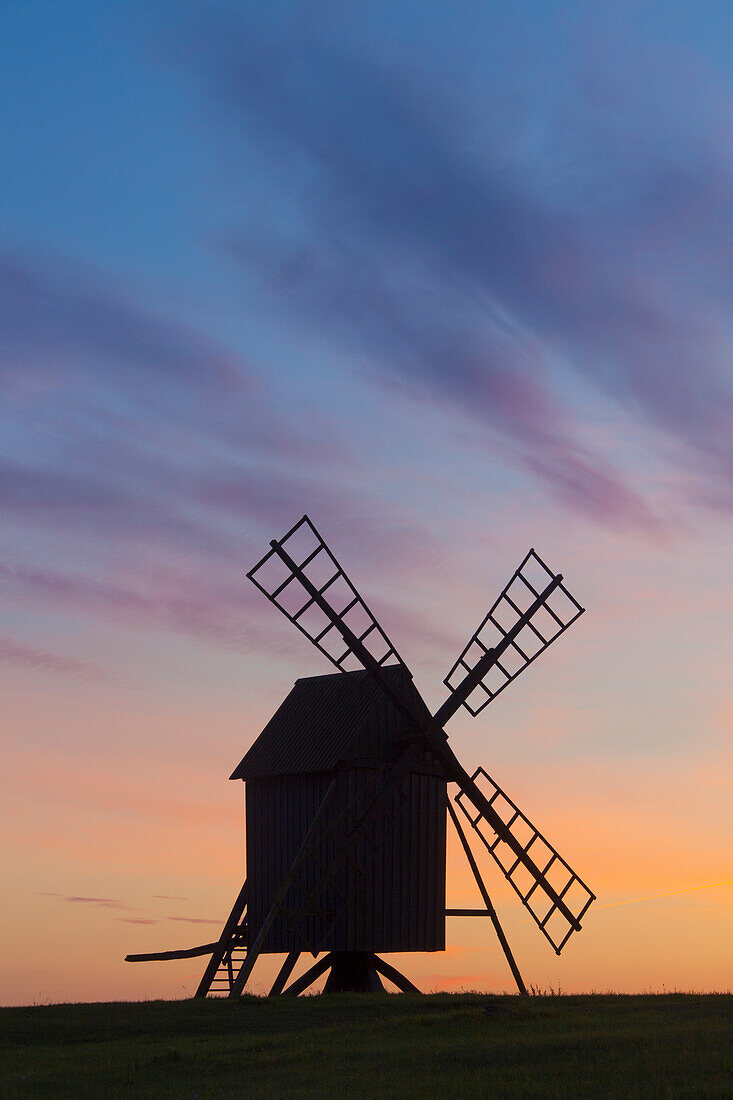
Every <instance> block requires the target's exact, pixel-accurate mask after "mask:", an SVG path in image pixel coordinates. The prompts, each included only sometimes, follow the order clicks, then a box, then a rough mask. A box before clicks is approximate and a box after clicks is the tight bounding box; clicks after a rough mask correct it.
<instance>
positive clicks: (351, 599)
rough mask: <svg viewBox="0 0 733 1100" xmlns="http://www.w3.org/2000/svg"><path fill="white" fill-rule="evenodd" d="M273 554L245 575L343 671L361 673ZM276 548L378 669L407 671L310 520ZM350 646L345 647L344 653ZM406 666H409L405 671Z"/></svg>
mask: <svg viewBox="0 0 733 1100" xmlns="http://www.w3.org/2000/svg"><path fill="white" fill-rule="evenodd" d="M271 545H272V546H273V549H272V550H270V551H268V553H267V554H265V556H264V557H263V558H262V559H261V560H260V561H258V562H257V564H256V565H255V566H253V568H252V569H250V571H249V572H248V573H247V576H248V577H249V579H250V580H251V581H252V583H253V584H254V585H256V587H257V588H259V590H260V592H262V593H263V594H264V595H265V596H267V598H268V600H270V602H271V603H274V604H275V606H276V607H277V608H279V610H280V611H282V613H283V615H285V617H286V619H289V620H290V622H291V623H293V624H294V625H295V626H297V628H298V630H300V631H301V633H303V634H305V636H306V638H308V639H309V641H311V642H312V643H313V645H314V646H315V647H316V649H319V650H320V651H321V653H322V654H323V655H324V657H327V658H328V660H329V661H330V662H331V664H333V665H335V666H336V668H337V669H339V671H340V672H352V671H355V670H356V669H360V668H363V667H364V666H363V664H362V662H361V661H360V660H359V658H358V657H357V656H356V654H354V653H353V652H352V650H351V647H350V646H348V645H346V643H345V641H344V639H343V638H342V637H341V635H340V634H339V631H338V629H337V627H336V625H335V624H334V623H332V622H330V621H329V619H328V618H327V616H326V615H325V614H324V613H323V611H322V610H321V609H320V608H319V607H318V605H317V603H316V600H315V598H314V597H313V595H312V594H311V593H310V592H309V591H308V589H307V588H306V587H305V586H304V585H303V583H302V582H301V580H300V579H299V578H298V577H297V575H296V574H295V573H294V572H293V571H292V569H291V568H290V567H289V566H288V565H287V564H286V563H285V562H284V561H283V560H282V558H281V557H280V556H279V554H278V552H277V550H276V549H275V548H274V544H271ZM277 545H278V546H279V547H280V548H281V549H282V550H284V551H285V552H286V554H287V555H288V557H290V558H291V559H292V561H293V562H294V563H295V565H296V566H297V567H298V568H299V569H300V570H302V572H303V573H304V575H305V577H306V578H307V580H308V581H309V582H310V583H311V584H312V585H313V587H314V588H315V590H316V591H317V592H318V595H319V596H320V597H321V599H323V600H324V601H325V602H326V603H327V604H328V606H329V607H330V608H331V610H332V611H333V612H334V614H335V615H336V616H337V617H338V619H339V620H340V622H341V623H343V624H345V625H346V627H347V628H348V629H349V630H350V631H351V632H352V634H354V636H355V637H356V638H357V639H358V640H359V641H360V642H361V643H362V645H363V646H364V647H365V648H366V649H367V651H368V652H369V653H370V655H371V656H372V657H373V658H374V660H375V661H376V662H377V664H379V665H385V664H388V663H390V662H398V663H399V664H401V665H403V666H405V662H404V661H403V660H402V658H401V657H400V655H399V653H398V652H397V650H396V649H395V647H394V645H393V644H392V642H391V641H390V640H389V638H388V637H387V635H386V634H385V633H384V631H383V630H382V628H381V626H380V625H379V623H378V622H377V620H376V619H375V617H374V615H373V614H372V612H371V611H370V610H369V608H368V607H367V605H366V603H365V602H364V600H363V599H362V598H361V596H360V595H359V593H358V592H357V590H356V588H355V587H354V585H353V584H352V583H351V581H350V580H349V578H348V576H347V575H346V573H345V571H344V570H343V569H342V568H341V566H340V565H339V563H338V562H337V561H336V558H335V557H334V556H333V554H332V553H331V551H330V550H329V549H328V547H327V546H326V543H325V542H324V540H323V539H322V538H321V536H320V534H319V533H318V531H317V530H316V529H315V527H314V526H313V524H312V523H311V521H310V519H309V518H308V516H303V518H302V519H300V520H298V522H297V523H296V524H295V526H294V527H292V528H291V529H290V530H289V531H288V533H287V534H286V535H285V536H284V537H283V538H282V539H278V540H277ZM344 646H346V648H344ZM405 667H406V666H405Z"/></svg>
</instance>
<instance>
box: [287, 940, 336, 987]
mask: <svg viewBox="0 0 733 1100" xmlns="http://www.w3.org/2000/svg"><path fill="white" fill-rule="evenodd" d="M332 963H333V955H332V954H331V952H330V951H329V953H328V955H324V956H323V958H322V959H319V961H318V962H317V963H316V964H315V966H312V967H311V968H310V970H306V972H305V974H304V975H303V977H302V978H298V980H297V981H296V982H293V984H292V985H289V986H288V988H287V989H286V990H285V992H284V993H283V997H297V996H298V994H299V993H303V992H305V990H306V989H307V988H308V986H309V985H312V984H313V982H314V981H315V980H316V978H320V976H321V974H324V973H325V972H326V970H328V968H329V967H330V966H331V964H332Z"/></svg>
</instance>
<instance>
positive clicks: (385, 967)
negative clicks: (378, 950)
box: [374, 955, 420, 993]
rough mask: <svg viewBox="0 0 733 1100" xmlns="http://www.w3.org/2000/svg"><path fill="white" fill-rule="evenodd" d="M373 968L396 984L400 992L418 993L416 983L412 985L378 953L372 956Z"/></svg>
mask: <svg viewBox="0 0 733 1100" xmlns="http://www.w3.org/2000/svg"><path fill="white" fill-rule="evenodd" d="M374 969H375V970H376V971H377V972H378V973H379V974H381V975H382V977H384V978H387V979H388V981H390V982H392V984H393V985H396V986H397V988H398V989H399V990H400V991H401V992H402V993H419V992H420V990H419V989H418V988H417V986H416V985H413V984H412V982H411V981H410V980H409V978H406V977H405V975H404V974H400V972H399V970H397V969H396V968H395V967H394V966H390V965H389V963H386V962H385V961H384V959H380V957H379V955H375V956H374Z"/></svg>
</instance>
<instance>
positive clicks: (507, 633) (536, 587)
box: [436, 550, 585, 725]
mask: <svg viewBox="0 0 733 1100" xmlns="http://www.w3.org/2000/svg"><path fill="white" fill-rule="evenodd" d="M562 582H563V577H562V574H561V573H553V572H552V570H551V569H549V568H548V566H547V565H545V563H544V562H543V561H542V558H540V556H539V554H537V552H536V551H535V550H530V551H529V553H528V554H527V556H526V557H525V559H524V561H523V562H522V564H521V565H520V566H519V568H518V569H517V570H516V572H515V573H514V575H513V576H512V577H511V579H510V580H509V582H508V584H506V585H505V587H504V589H503V590H502V592H501V594H500V595H499V597H498V599H497V600H496V601H495V602H494V604H493V605H492V607H491V608H490V610H489V612H488V614H487V615H486V616H485V618H484V619H483V620H482V622H481V623H480V625H479V626H478V628H477V629H476V630H475V631H474V633H473V634H472V635H471V638H470V639H469V641H468V644H467V645H466V647H465V649H464V650H463V652H462V653H461V655H460V657H459V658H458V660H457V661H456V663H455V664H454V665H453V668H452V669H451V670H450V672H449V673H448V675H447V676H446V678H445V680H444V681H443V683H444V684H445V686H446V687H447V688H448V690H449V691H450V693H451V695H450V696H449V698H448V699H447V700H446V702H445V703H444V704H443V707H441V709H440V710H439V711H438V714H437V715H436V718H439V719H440V722H441V724H443V725H444V724H445V722H446V721H447V719H448V718H449V717H450V716H451V714H453V713H455V711H456V710H458V708H459V707H460V706H461V704H462V705H463V706H465V708H466V710H467V711H468V712H469V713H470V714H472V715H473V716H474V717H475V716H476V715H477V714H480V712H481V711H482V710H483V709H484V707H486V706H488V704H489V703H490V702H491V701H492V699H495V698H496V696H497V695H499V694H500V693H501V692H502V691H503V690H504V688H505V687H508V685H509V684H510V683H511V682H512V680H516V678H517V676H519V674H520V672H523V671H524V669H525V668H527V666H528V665H531V664H532V662H533V661H536V660H537V658H538V657H539V655H540V654H541V653H544V651H545V650H546V649H547V648H548V647H549V646H550V645H552V643H553V642H554V641H555V639H556V638H559V637H560V635H561V634H564V632H565V631H566V630H567V629H568V627H569V626H571V625H572V624H573V623H574V622H575V620H576V619H577V618H579V617H580V616H581V615H582V614H583V611H584V610H585V609H584V608H583V607H581V606H580V604H579V603H578V601H577V600H576V599H575V597H574V596H572V595H571V594H570V592H569V591H568V589H567V588H566V587H565V585H564V584H563V583H562Z"/></svg>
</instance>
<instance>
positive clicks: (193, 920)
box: [168, 917, 221, 924]
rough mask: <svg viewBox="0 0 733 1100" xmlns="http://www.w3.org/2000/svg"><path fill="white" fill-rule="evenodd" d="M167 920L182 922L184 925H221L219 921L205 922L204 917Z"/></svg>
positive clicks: (169, 918) (170, 918) (171, 918)
mask: <svg viewBox="0 0 733 1100" xmlns="http://www.w3.org/2000/svg"><path fill="white" fill-rule="evenodd" d="M168 920H176V921H182V922H183V923H184V924H221V921H220V920H207V919H206V917H168Z"/></svg>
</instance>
